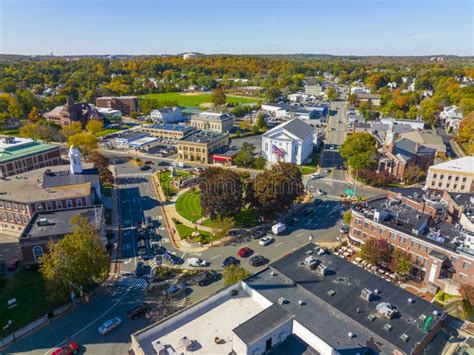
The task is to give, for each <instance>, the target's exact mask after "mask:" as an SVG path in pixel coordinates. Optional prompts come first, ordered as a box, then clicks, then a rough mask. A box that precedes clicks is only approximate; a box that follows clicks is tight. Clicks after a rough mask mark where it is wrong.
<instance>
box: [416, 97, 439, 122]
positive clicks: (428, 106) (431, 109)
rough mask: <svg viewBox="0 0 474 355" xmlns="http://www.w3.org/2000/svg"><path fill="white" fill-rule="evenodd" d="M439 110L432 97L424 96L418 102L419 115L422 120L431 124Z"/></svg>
mask: <svg viewBox="0 0 474 355" xmlns="http://www.w3.org/2000/svg"><path fill="white" fill-rule="evenodd" d="M438 111H439V107H438V104H437V103H436V101H435V100H434V99H433V98H426V99H424V100H423V101H421V103H420V115H421V117H422V118H423V121H425V122H426V123H428V124H430V125H432V124H434V122H435V120H436V114H437V113H438Z"/></svg>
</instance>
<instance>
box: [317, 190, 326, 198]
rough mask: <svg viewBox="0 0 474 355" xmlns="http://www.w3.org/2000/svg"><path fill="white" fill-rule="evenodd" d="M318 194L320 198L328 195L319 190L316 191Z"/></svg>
mask: <svg viewBox="0 0 474 355" xmlns="http://www.w3.org/2000/svg"><path fill="white" fill-rule="evenodd" d="M316 194H317V195H318V196H324V195H326V193H325V192H324V191H323V190H321V189H317V190H316Z"/></svg>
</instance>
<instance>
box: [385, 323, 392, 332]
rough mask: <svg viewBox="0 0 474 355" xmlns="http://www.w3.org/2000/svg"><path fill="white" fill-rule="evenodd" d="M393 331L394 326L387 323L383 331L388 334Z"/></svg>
mask: <svg viewBox="0 0 474 355" xmlns="http://www.w3.org/2000/svg"><path fill="white" fill-rule="evenodd" d="M392 329H393V325H391V324H389V323H387V324H385V325H384V326H383V330H385V331H386V332H387V333H388V332H390V331H391V330H392Z"/></svg>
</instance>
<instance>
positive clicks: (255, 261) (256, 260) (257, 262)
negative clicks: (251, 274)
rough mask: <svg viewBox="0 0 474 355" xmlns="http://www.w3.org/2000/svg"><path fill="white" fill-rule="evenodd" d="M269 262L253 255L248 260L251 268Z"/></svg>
mask: <svg viewBox="0 0 474 355" xmlns="http://www.w3.org/2000/svg"><path fill="white" fill-rule="evenodd" d="M269 261H270V260H268V259H267V258H266V257H264V256H262V255H255V256H252V257H251V258H250V260H249V263H250V265H252V266H262V265H265V264H266V263H268V262H269Z"/></svg>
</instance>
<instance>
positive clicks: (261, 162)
mask: <svg viewBox="0 0 474 355" xmlns="http://www.w3.org/2000/svg"><path fill="white" fill-rule="evenodd" d="M266 164H267V161H266V160H265V158H264V157H262V156H261V155H259V156H258V157H257V158H255V161H254V163H253V167H254V168H255V169H258V170H263V169H265V165H266Z"/></svg>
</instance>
